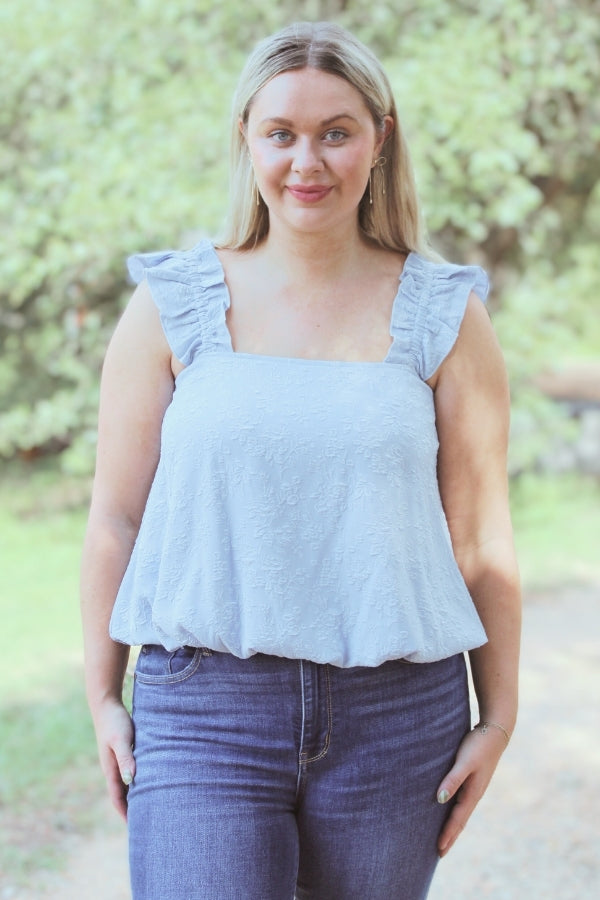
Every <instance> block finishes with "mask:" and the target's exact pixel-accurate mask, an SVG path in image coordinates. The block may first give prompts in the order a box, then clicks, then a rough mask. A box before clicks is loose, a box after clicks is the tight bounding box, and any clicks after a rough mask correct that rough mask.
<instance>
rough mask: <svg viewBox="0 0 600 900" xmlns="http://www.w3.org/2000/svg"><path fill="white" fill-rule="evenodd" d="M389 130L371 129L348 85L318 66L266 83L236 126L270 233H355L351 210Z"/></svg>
mask: <svg viewBox="0 0 600 900" xmlns="http://www.w3.org/2000/svg"><path fill="white" fill-rule="evenodd" d="M392 126H393V120H392V119H391V117H389V116H388V117H386V119H385V127H384V129H383V131H379V130H377V129H376V127H375V123H374V121H373V117H372V116H371V113H370V112H369V110H368V109H367V106H366V104H365V102H364V100H363V98H362V97H361V95H360V94H359V92H358V91H357V90H356V89H355V88H354V87H352V85H351V84H350V83H349V82H347V81H345V80H344V79H343V78H340V77H338V76H337V75H331V74H329V73H328V72H322V71H320V70H318V69H296V70H292V71H289V72H283V73H282V74H281V75H277V76H275V77H274V78H272V79H271V80H270V81H269V82H267V84H266V85H265V86H264V87H263V88H262V89H261V90H260V91H259V92H258V94H257V95H256V96H255V98H254V100H253V102H252V105H251V107H250V112H249V116H248V121H247V124H246V126H245V127H244V126H243V125H242V123H240V128H242V130H243V132H244V134H245V136H246V140H247V142H248V150H249V153H250V157H251V159H252V165H253V167H254V173H255V176H256V181H257V184H258V189H259V191H260V193H261V196H262V198H263V200H264V202H265V203H266V205H267V206H268V208H269V220H270V224H271V228H272V227H273V226H274V225H275V224H277V223H279V224H282V225H286V226H287V227H290V228H292V229H293V230H298V231H304V232H306V231H308V232H310V231H317V232H322V231H330V230H331V229H332V228H336V227H342V226H346V227H348V226H350V225H351V226H353V227H355V228H358V205H359V203H360V201H361V198H362V196H363V194H364V192H365V188H366V186H367V182H368V179H369V172H370V170H371V166H372V165H373V162H374V161H375V159H376V157H377V156H378V155H379V151H380V149H381V146H382V144H383V142H384V140H385V138H386V137H387V134H388V133H389V131H390V130H391V128H392Z"/></svg>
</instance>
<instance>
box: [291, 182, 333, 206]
mask: <svg viewBox="0 0 600 900" xmlns="http://www.w3.org/2000/svg"><path fill="white" fill-rule="evenodd" d="M287 190H288V193H289V194H291V196H292V197H293V198H294V199H295V200H300V201H301V202H302V203H318V202H319V200H323V199H324V198H325V197H326V196H327V195H328V194H329V193H330V191H331V187H327V186H326V185H323V184H288V186H287Z"/></svg>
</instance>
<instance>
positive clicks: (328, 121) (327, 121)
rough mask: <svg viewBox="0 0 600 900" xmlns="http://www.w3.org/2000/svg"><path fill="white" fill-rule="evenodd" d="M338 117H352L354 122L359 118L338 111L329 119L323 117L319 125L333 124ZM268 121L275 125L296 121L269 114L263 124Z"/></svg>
mask: <svg viewBox="0 0 600 900" xmlns="http://www.w3.org/2000/svg"><path fill="white" fill-rule="evenodd" d="M338 119H352V121H353V122H356V121H357V119H356V117H355V116H353V115H351V114H350V113H348V112H341V113H336V115H335V116H329V118H328V119H323V121H322V122H319V125H320V126H321V127H322V128H323V127H325V126H326V125H331V123H332V122H337V120H338ZM267 122H273V123H274V124H275V125H286V126H292V125H293V124H294V123H293V122H292V121H291V120H290V119H283V118H281V117H280V116H268V117H267V118H266V119H263V120H262V121H261V123H260V124H261V125H265V124H266V123H267Z"/></svg>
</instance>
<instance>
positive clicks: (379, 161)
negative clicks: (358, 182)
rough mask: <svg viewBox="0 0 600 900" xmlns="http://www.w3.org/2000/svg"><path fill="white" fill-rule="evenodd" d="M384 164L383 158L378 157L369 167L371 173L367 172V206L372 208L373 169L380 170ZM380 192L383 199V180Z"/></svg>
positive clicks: (384, 159)
mask: <svg viewBox="0 0 600 900" xmlns="http://www.w3.org/2000/svg"><path fill="white" fill-rule="evenodd" d="M386 162H387V160H386V158H385V156H378V157H377V159H376V160H374V162H373V165H372V166H371V171H370V172H369V204H370V205H371V206H373V169H382V168H383V166H384V165H385V164H386ZM381 192H382V194H383V196H384V197H385V178H384V179H383V181H382V184H381Z"/></svg>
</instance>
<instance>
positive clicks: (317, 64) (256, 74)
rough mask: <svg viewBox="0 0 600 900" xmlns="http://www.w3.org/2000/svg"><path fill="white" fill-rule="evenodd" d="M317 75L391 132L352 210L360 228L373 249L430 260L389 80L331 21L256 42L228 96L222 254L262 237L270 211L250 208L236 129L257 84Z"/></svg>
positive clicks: (246, 160) (250, 179) (250, 188)
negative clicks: (356, 99)
mask: <svg viewBox="0 0 600 900" xmlns="http://www.w3.org/2000/svg"><path fill="white" fill-rule="evenodd" d="M305 68H312V69H319V70H321V71H323V72H328V73H330V74H332V75H337V76H338V77H340V78H343V79H344V80H345V81H347V82H348V83H349V84H351V85H352V87H354V88H355V89H356V90H357V91H358V92H359V94H360V95H361V96H362V98H363V100H364V102H365V104H366V106H367V108H368V110H369V112H370V113H371V115H372V117H373V121H374V123H375V128H376V129H377V130H378V131H379V132H381V131H382V130H383V128H384V117H385V116H391V117H392V118H393V120H394V128H393V130H392V132H391V134H390V135H389V136H388V137H387V139H386V141H385V143H384V145H383V148H382V150H381V154H382V156H383V157H385V162H384V163H383V164H382V165H378V166H375V168H373V170H372V179H373V195H374V201H373V204H370V203H369V196H368V195H369V192H368V190H367V191H365V194H364V196H363V198H362V200H361V202H360V204H359V225H360V227H361V229H362V231H363V233H364V234H365V235H367V236H368V237H369V238H371V239H372V240H373V241H375V242H376V243H377V244H378V245H379V246H381V247H385V248H387V249H389V250H396V251H399V252H401V253H408V252H409V251H411V250H414V251H416V252H419V253H423V254H425V255H426V256H431V250H430V248H429V246H428V242H427V239H426V237H425V230H424V226H423V222H422V219H421V215H420V211H419V202H418V197H417V190H416V185H415V178H414V174H413V169H412V164H411V160H410V154H409V151H408V147H407V145H406V142H405V140H404V137H403V135H402V131H401V129H400V124H399V122H398V113H397V111H396V104H395V102H394V97H393V94H392V90H391V87H390V84H389V81H388V78H387V76H386V74H385V72H384V70H383V68H382V66H381V64H380V62H379V60H378V59H377V57H376V56H375V55H374V54H373V53H372V52H371V51H370V50H369V49H368V48H367V47H365V45H364V44H362V43H361V42H360V41H359V40H357V38H355V37H354V35H352V34H350V32H348V31H346V30H345V29H344V28H341V27H340V26H339V25H334V24H332V23H330V22H316V23H312V22H300V23H297V24H295V25H290V26H288V27H287V28H284V29H282V30H281V31H278V32H277V33H276V34H274V35H272V36H271V37H269V38H266V39H265V40H264V41H262V42H261V43H260V44H258V46H257V47H256V49H255V50H254V52H253V53H252V54H251V55H250V57H249V58H248V60H247V61H246V65H245V66H244V69H243V71H242V73H241V76H240V80H239V83H238V87H237V91H236V93H235V96H234V104H233V121H232V135H231V159H230V166H231V195H230V201H229V215H228V220H227V224H226V228H225V233H224V235H223V239H222V240H221V241H220V242H219V245H220V246H221V247H227V248H230V249H236V250H249V249H251V248H252V247H255V246H256V245H257V244H259V243H260V242H261V241H262V240H264V238H265V237H266V235H267V233H268V231H269V210H268V208H267V206H266V204H265V202H264V200H263V199H262V197H260V195H259V194H258V198H259V202H258V205H257V202H256V198H257V192H256V190H255V180H254V172H253V169H252V163H251V161H250V157H249V154H248V152H247V145H246V140H245V137H244V135H243V134H242V133H241V132H240V128H239V122H240V121H241V122H242V123H243V125H246V124H247V122H248V115H249V112H250V107H251V106H252V101H253V99H254V97H255V96H256V94H257V93H258V92H259V91H260V90H261V88H263V87H264V85H265V84H266V83H267V82H268V81H270V80H271V79H272V78H274V77H275V76H276V75H280V74H281V73H282V72H289V71H290V70H293V69H305Z"/></svg>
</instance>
